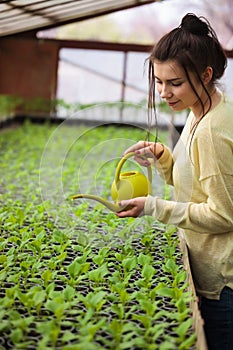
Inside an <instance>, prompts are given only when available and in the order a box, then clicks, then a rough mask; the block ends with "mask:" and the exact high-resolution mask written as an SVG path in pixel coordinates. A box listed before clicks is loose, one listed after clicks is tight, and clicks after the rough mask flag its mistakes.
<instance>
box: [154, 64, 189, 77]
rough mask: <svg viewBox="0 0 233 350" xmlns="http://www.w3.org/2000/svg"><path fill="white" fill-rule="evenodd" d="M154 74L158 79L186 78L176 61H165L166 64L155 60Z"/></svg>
mask: <svg viewBox="0 0 233 350" xmlns="http://www.w3.org/2000/svg"><path fill="white" fill-rule="evenodd" d="M154 74H155V76H156V77H160V76H164V77H167V76H169V77H171V76H172V77H173V78H183V77H184V76H185V72H184V69H183V68H182V67H181V66H180V65H179V64H178V62H177V61H175V60H172V61H165V62H161V61H158V60H155V61H154ZM169 79H170V78H169Z"/></svg>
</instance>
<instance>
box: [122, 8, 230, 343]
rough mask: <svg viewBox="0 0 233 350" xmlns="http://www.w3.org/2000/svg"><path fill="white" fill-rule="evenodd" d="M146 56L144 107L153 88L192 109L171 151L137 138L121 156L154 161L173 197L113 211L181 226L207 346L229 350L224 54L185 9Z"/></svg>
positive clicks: (205, 25)
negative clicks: (220, 83) (222, 88)
mask: <svg viewBox="0 0 233 350" xmlns="http://www.w3.org/2000/svg"><path fill="white" fill-rule="evenodd" d="M148 61H149V87H150V88H149V111H153V107H154V106H155V87H157V90H158V92H159V94H160V96H161V98H162V99H164V100H165V101H166V103H167V104H168V105H169V106H170V108H171V109H172V110H173V111H181V110H184V109H187V108H189V109H190V114H189V116H188V119H187V122H186V124H185V126H184V129H183V132H182V134H181V136H180V139H179V140H178V142H177V144H176V146H175V148H174V151H173V152H171V151H170V150H169V149H168V148H167V147H166V146H165V145H162V144H160V143H158V142H155V143H153V142H146V141H140V142H138V143H137V144H135V145H133V146H132V147H130V148H129V149H127V150H126V151H125V154H126V153H128V152H131V151H135V154H136V157H135V159H136V160H137V161H138V163H140V164H141V165H144V166H148V165H149V164H151V163H153V165H154V166H155V168H156V170H157V171H158V172H159V173H160V175H161V176H162V177H163V178H164V179H165V181H166V182H167V183H168V184H170V185H173V186H174V193H175V200H174V201H172V200H171V201H169V200H164V199H162V198H159V197H152V196H150V195H149V196H147V197H140V198H134V199H131V200H129V201H122V202H120V205H122V207H126V209H123V211H121V212H119V213H116V215H118V217H119V218H122V217H127V216H132V217H137V216H140V215H152V216H153V217H154V218H155V219H156V220H159V221H161V222H163V223H165V224H174V225H177V227H179V228H180V230H181V231H182V232H183V234H184V237H185V240H186V242H187V246H188V250H189V255H190V263H191V268H192V273H193V278H194V282H195V286H196V290H197V293H198V295H199V296H200V309H201V313H202V317H203V319H204V327H205V332H206V338H207V343H208V347H209V349H210V350H212V349H216V350H225V349H228V350H229V349H233V104H232V103H231V102H230V101H228V99H227V97H226V96H224V94H223V93H222V92H221V91H220V90H219V89H218V88H217V87H216V82H217V81H218V79H220V78H221V77H222V75H223V73H224V70H225V68H226V57H225V55H224V52H223V49H222V47H221V45H220V43H219V41H218V39H217V37H216V34H215V32H214V31H213V29H212V28H211V26H210V24H209V23H208V21H207V20H206V19H204V18H203V17H200V18H198V17H197V16H195V15H194V14H187V15H186V16H185V17H184V18H183V19H182V22H181V25H180V26H179V27H178V28H175V29H173V30H172V31H171V32H170V33H168V34H166V35H165V36H164V37H162V38H161V39H160V41H159V42H158V44H157V45H156V46H155V47H154V49H153V51H152V53H151V56H150V57H149V60H148ZM150 113H151V112H150ZM150 113H149V114H150ZM141 156H143V157H141ZM144 157H146V159H145V158H144ZM127 206H128V208H127Z"/></svg>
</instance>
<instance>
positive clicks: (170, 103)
mask: <svg viewBox="0 0 233 350" xmlns="http://www.w3.org/2000/svg"><path fill="white" fill-rule="evenodd" d="M178 102H179V101H175V102H168V101H167V104H168V106H170V107H174V106H175V105H176V104H177V103H178Z"/></svg>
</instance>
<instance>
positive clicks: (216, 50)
mask: <svg viewBox="0 0 233 350" xmlns="http://www.w3.org/2000/svg"><path fill="white" fill-rule="evenodd" d="M155 60H158V61H160V62H165V61H168V60H175V61H176V62H177V63H178V64H179V65H180V66H181V67H182V68H183V69H184V72H185V74H186V77H187V79H188V81H189V83H190V85H191V88H192V89H193V91H194V93H195V94H196V96H197V97H198V99H199V101H200V103H201V106H202V110H203V115H202V118H203V117H204V115H205V114H206V113H207V112H208V111H209V109H210V108H211V104H212V101H211V96H210V95H209V93H208V91H207V89H206V87H205V86H204V84H203V82H202V79H201V74H202V73H203V72H204V70H205V69H206V67H208V66H210V67H212V69H213V76H212V79H211V81H210V83H209V84H212V85H214V84H215V83H216V81H217V80H218V79H220V78H221V77H222V75H223V73H224V71H225V68H226V66H227V59H226V56H225V53H224V50H223V48H222V46H221V44H220V43H219V41H218V38H217V36H216V33H215V31H214V30H213V28H212V27H211V25H210V24H209V22H208V21H207V19H206V18H204V17H197V16H196V15H194V14H192V13H188V14H187V15H185V16H184V17H183V19H182V21H181V24H180V26H179V27H177V28H175V29H173V30H172V31H171V32H169V33H167V34H165V35H164V36H163V37H162V38H161V39H160V40H159V42H158V43H157V44H156V45H155V46H154V48H153V50H152V53H151V55H150V56H149V58H148V61H149V69H148V79H149V98H148V119H149V125H151V121H152V113H153V111H154V114H155V118H156V113H155V77H154V61H155ZM189 72H192V73H194V75H195V76H196V78H197V80H198V81H199V82H200V83H201V85H202V87H203V88H204V90H205V92H206V94H207V96H208V100H209V109H208V111H207V112H206V113H205V114H204V105H203V102H202V100H201V99H200V97H199V95H198V93H197V91H196V89H195V87H194V86H193V84H192V81H191V79H190V74H189ZM156 123H157V118H156Z"/></svg>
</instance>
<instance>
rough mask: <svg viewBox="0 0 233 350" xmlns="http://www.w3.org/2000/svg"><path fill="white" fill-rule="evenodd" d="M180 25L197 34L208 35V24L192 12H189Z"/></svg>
mask: <svg viewBox="0 0 233 350" xmlns="http://www.w3.org/2000/svg"><path fill="white" fill-rule="evenodd" d="M180 27H181V28H182V29H185V30H186V31H188V32H190V33H192V34H195V35H208V34H209V27H208V24H207V23H206V22H204V21H202V20H201V19H200V18H198V17H197V16H196V15H194V14H192V13H188V14H187V15H185V16H184V18H183V19H182V22H181V25H180Z"/></svg>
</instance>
